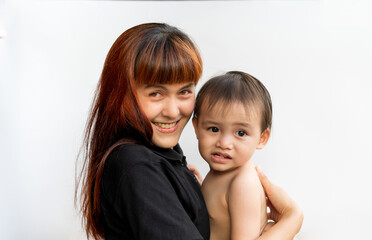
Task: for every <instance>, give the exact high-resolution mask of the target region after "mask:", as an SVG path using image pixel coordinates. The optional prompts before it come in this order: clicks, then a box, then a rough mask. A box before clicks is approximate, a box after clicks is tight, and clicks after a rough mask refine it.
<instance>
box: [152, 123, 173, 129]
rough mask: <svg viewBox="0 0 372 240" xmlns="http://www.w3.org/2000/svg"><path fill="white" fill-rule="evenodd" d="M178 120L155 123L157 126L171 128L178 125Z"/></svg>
mask: <svg viewBox="0 0 372 240" xmlns="http://www.w3.org/2000/svg"><path fill="white" fill-rule="evenodd" d="M177 123H178V122H173V123H154V124H155V125H156V126H157V127H160V128H164V129H170V128H172V127H174V126H176V124H177Z"/></svg>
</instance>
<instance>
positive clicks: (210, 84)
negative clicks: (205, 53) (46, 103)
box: [194, 71, 272, 132]
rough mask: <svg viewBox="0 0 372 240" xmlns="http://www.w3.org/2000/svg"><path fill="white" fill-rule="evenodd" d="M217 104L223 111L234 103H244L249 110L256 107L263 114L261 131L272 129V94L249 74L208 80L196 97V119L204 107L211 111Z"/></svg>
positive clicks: (232, 74) (232, 72)
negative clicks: (220, 104)
mask: <svg viewBox="0 0 372 240" xmlns="http://www.w3.org/2000/svg"><path fill="white" fill-rule="evenodd" d="M217 103H222V104H223V107H222V109H226V107H228V105H230V104H232V103H242V104H243V105H244V106H246V108H247V109H249V108H251V107H256V108H257V109H258V110H259V111H260V114H261V131H262V132H263V131H265V130H266V129H271V124H272V103H271V97H270V94H269V92H268V91H267V89H266V87H265V86H264V85H263V84H262V83H261V82H260V81H259V80H258V79H256V78H255V77H253V76H251V75H249V74H247V73H244V72H240V71H231V72H228V73H226V74H224V75H220V76H217V77H213V78H211V79H210V80H208V81H207V82H206V83H205V84H204V85H203V87H202V88H201V89H200V91H199V93H198V95H197V97H196V103H195V109H194V118H196V119H197V118H198V116H200V111H201V108H202V106H205V107H207V108H206V109H208V110H210V109H211V108H213V107H214V106H216V104H217Z"/></svg>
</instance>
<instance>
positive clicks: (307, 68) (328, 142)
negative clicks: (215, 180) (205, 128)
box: [0, 0, 372, 240]
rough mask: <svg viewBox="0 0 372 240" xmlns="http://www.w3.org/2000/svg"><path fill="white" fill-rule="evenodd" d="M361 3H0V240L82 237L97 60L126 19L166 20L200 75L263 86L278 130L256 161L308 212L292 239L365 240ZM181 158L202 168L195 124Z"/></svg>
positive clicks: (367, 129)
mask: <svg viewBox="0 0 372 240" xmlns="http://www.w3.org/2000/svg"><path fill="white" fill-rule="evenodd" d="M371 10H372V4H371V3H369V2H368V1H238V2H233V1H217V2H211V1H201V2H188V1H182V2H165V1H160V2H150V1H146V2H138V1H130V2H129V1H128V2H119V1H101V2H100V1H41V2H35V1H29V2H26V1H6V0H1V2H0V31H3V34H4V31H5V33H6V35H7V37H6V38H1V39H0V116H1V117H0V161H1V162H0V166H1V174H0V187H1V188H0V191H1V192H0V194H1V197H0V239H22V240H23V239H30V240H33V239H35V240H44V239H45V240H47V239H48V240H49V239H53V240H54V239H57V240H58V239H61V240H66V239H85V237H84V234H83V232H82V229H81V225H80V219H79V213H78V212H77V210H76V209H75V208H74V205H73V195H74V171H75V159H76V156H77V154H78V151H79V147H80V146H81V141H82V134H83V129H84V125H85V121H86V118H87V114H88V110H89V106H90V103H91V100H92V96H93V92H94V89H95V87H96V84H97V81H98V79H99V76H100V72H101V70H102V65H103V62H104V59H105V56H106V54H107V52H108V50H109V48H110V46H111V44H112V43H113V42H114V40H115V39H116V38H117V37H118V36H119V35H120V34H121V33H122V32H123V31H125V30H126V29H128V28H129V27H132V26H134V25H137V24H140V23H144V22H154V21H155V22H167V23H169V24H171V25H174V26H177V27H179V28H180V29H182V30H184V31H185V32H186V33H188V34H189V35H190V36H191V38H192V39H193V40H194V41H195V42H196V44H197V45H198V47H199V49H200V51H201V55H202V58H203V61H204V73H203V76H202V78H201V81H200V84H199V85H198V88H197V89H199V88H200V86H201V85H202V84H203V83H204V82H205V81H206V80H207V79H209V78H210V77H212V76H215V75H217V74H220V73H223V72H225V71H229V70H241V71H246V72H248V73H250V74H252V75H254V76H256V77H257V78H258V79H260V80H261V81H262V82H263V83H264V84H265V85H266V86H267V88H268V89H269V91H270V92H271V95H272V99H273V105H274V119H273V122H274V124H273V134H272V138H271V140H270V141H269V144H268V145H267V147H266V148H265V149H263V150H261V151H260V152H257V153H256V155H255V156H254V157H253V161H254V162H255V163H256V164H259V165H261V167H262V168H263V170H264V171H265V172H266V173H267V175H269V177H270V178H271V179H272V180H273V181H274V182H275V183H277V184H278V185H280V186H282V187H283V188H284V189H285V190H286V191H287V192H288V193H289V194H290V195H291V196H292V197H293V198H294V199H295V200H296V201H297V202H298V203H299V205H300V206H301V207H302V208H303V210H304V213H305V221H304V224H303V227H302V230H301V232H300V234H299V235H298V238H299V239H303V240H305V239H306V240H310V239H311V240H313V239H317V240H323V239H368V238H370V236H369V235H370V234H369V233H370V231H369V228H370V226H371V225H372V220H371V215H372V207H371V204H370V203H371V202H372V192H371V190H370V189H371V187H370V185H371V183H372V174H371V167H372V165H371V163H370V162H371V160H372V150H371V149H372V148H371V143H372V141H371V135H372V127H371V123H372V111H371V106H370V105H371V103H372V84H371V81H372V15H371V14H370V12H371ZM0 33H1V32H0ZM181 145H182V147H183V149H184V152H185V154H186V156H187V157H188V161H189V162H190V163H193V164H195V165H197V166H198V167H199V169H200V170H201V172H202V173H203V175H205V174H206V173H207V171H208V167H207V165H206V164H205V163H204V162H203V160H202V159H201V158H200V156H199V154H198V152H197V144H196V139H195V136H194V132H193V129H192V126H191V124H188V125H187V127H186V128H185V130H184V133H183V136H182V138H181Z"/></svg>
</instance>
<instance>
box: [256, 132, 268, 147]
mask: <svg viewBox="0 0 372 240" xmlns="http://www.w3.org/2000/svg"><path fill="white" fill-rule="evenodd" d="M270 135H271V131H270V129H266V130H265V131H264V132H263V133H261V137H260V142H259V143H258V145H257V147H256V149H262V148H263V147H265V145H266V143H267V142H268V141H269V138H270Z"/></svg>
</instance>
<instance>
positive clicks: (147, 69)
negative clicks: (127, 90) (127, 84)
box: [135, 37, 203, 85]
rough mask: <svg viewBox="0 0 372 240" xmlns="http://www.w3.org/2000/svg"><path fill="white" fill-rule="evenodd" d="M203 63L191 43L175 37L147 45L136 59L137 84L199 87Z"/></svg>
mask: <svg viewBox="0 0 372 240" xmlns="http://www.w3.org/2000/svg"><path fill="white" fill-rule="evenodd" d="M202 69H203V65H202V60H201V57H200V55H199V52H198V50H197V49H196V48H195V46H193V45H192V43H191V42H190V43H189V44H187V43H185V41H184V40H182V39H180V38H178V37H173V38H169V37H168V38H167V39H164V40H163V41H161V40H159V41H157V42H155V43H148V44H147V46H145V47H144V49H143V51H141V53H140V54H139V55H138V56H137V59H136V63H135V81H136V82H137V83H140V84H141V83H142V84H143V83H145V84H148V85H152V84H174V83H185V82H193V83H194V84H197V82H198V81H199V79H200V76H201V74H202Z"/></svg>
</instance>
